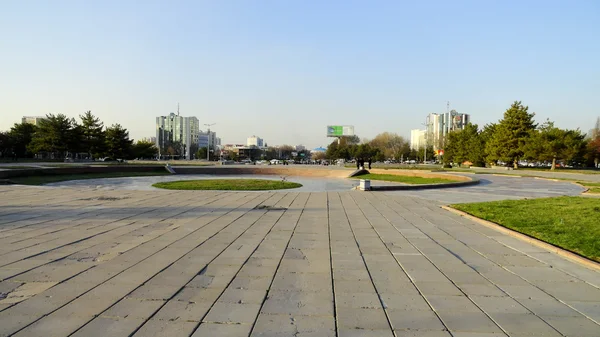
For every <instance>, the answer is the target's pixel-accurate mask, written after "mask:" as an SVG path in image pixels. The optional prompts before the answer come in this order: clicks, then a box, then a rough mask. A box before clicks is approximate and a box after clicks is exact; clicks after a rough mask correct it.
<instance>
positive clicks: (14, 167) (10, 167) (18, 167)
mask: <svg viewBox="0 0 600 337" xmlns="http://www.w3.org/2000/svg"><path fill="white" fill-rule="evenodd" d="M33 168H36V167H35V166H2V165H0V169H5V170H24V169H33Z"/></svg>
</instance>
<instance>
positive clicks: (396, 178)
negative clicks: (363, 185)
mask: <svg viewBox="0 0 600 337" xmlns="http://www.w3.org/2000/svg"><path fill="white" fill-rule="evenodd" d="M353 178H354V179H370V180H382V181H393V182H398V183H405V184H413V185H419V184H421V185H422V184H442V183H453V182H456V181H455V180H450V179H442V178H423V177H411V176H400V175H394V174H374V173H369V174H363V175H360V176H356V177H353Z"/></svg>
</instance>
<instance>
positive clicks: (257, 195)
mask: <svg viewBox="0 0 600 337" xmlns="http://www.w3.org/2000/svg"><path fill="white" fill-rule="evenodd" d="M259 196H261V194H256V195H255V196H254V198H251V199H250V200H248V201H246V202H244V203H243V204H241V205H240V206H238V207H236V208H235V209H237V208H240V207H242V206H244V205H246V204H248V203H251V202H252V201H253V200H255V199H257V198H258V197H259ZM245 197H246V196H243V197H242V198H239V199H235V201H239V200H240V199H241V200H242V201H243V200H244V198H245ZM232 202H233V201H232ZM226 206H227V204H226V205H224V206H221V207H219V208H222V207H226ZM231 212H233V210H230V211H228V212H226V213H225V214H223V215H221V216H219V217H218V218H216V219H213V220H211V221H210V222H208V223H207V224H205V225H204V226H206V225H208V224H210V223H212V222H213V221H216V220H217V219H219V218H221V217H223V216H225V215H227V214H229V213H231ZM204 226H202V227H200V228H198V229H196V230H194V231H193V232H190V233H188V234H187V235H185V236H183V237H181V238H179V239H177V240H175V241H173V242H171V243H170V244H168V245H166V246H165V247H163V248H161V249H159V250H158V251H156V252H154V253H152V254H150V255H148V256H146V257H145V258H143V259H142V260H140V261H138V262H136V263H134V264H133V265H131V266H129V267H128V268H127V269H125V270H122V271H120V272H119V273H116V274H115V275H113V276H111V277H110V278H109V279H107V280H105V281H104V282H102V283H100V284H98V285H96V286H94V287H93V288H90V289H88V290H87V291H85V292H83V293H81V294H80V295H79V296H77V297H76V298H74V299H72V300H70V301H69V302H67V303H65V304H63V305H61V306H60V307H58V308H56V309H54V310H52V311H51V312H50V313H46V314H44V315H43V316H42V317H39V318H37V319H35V320H34V321H33V322H30V323H29V324H26V325H25V326H23V327H21V328H20V329H19V330H17V331H15V332H13V333H12V334H17V333H19V332H20V331H23V330H24V329H26V328H27V327H29V326H31V325H33V324H35V323H36V322H38V321H39V320H41V319H43V318H45V317H48V316H49V315H50V314H52V313H53V312H56V311H57V310H59V309H61V308H62V307H64V306H66V305H68V304H69V303H71V302H73V301H75V300H76V299H78V298H80V297H81V296H83V295H85V294H86V293H88V292H90V291H92V290H93V289H95V288H97V287H98V286H100V285H102V284H105V283H106V282H108V281H109V280H111V279H113V278H115V277H117V276H118V275H120V274H121V273H123V272H125V271H126V270H128V269H130V268H132V267H134V266H136V265H138V264H140V263H142V262H143V261H145V260H147V259H149V258H150V257H152V256H154V255H156V254H158V253H159V252H161V251H163V250H164V249H166V248H167V247H169V246H171V245H173V244H175V243H176V242H178V241H180V240H182V239H184V238H186V237H188V236H189V235H192V234H193V233H195V232H197V231H198V230H200V229H201V228H203V227H204ZM153 276H154V275H153ZM153 276H152V277H153ZM73 277H75V276H73ZM69 279H70V278H69ZM64 281H66V280H63V281H62V282H64ZM62 282H61V283H62Z"/></svg>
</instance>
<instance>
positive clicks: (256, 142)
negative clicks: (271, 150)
mask: <svg viewBox="0 0 600 337" xmlns="http://www.w3.org/2000/svg"><path fill="white" fill-rule="evenodd" d="M246 145H247V146H257V147H264V139H262V138H260V137H256V136H252V137H248V139H247V142H246Z"/></svg>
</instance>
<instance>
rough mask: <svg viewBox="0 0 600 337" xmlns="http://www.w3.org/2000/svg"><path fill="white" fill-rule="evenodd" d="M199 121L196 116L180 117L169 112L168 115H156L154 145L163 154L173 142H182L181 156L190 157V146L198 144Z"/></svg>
mask: <svg viewBox="0 0 600 337" xmlns="http://www.w3.org/2000/svg"><path fill="white" fill-rule="evenodd" d="M199 132H200V122H199V121H198V118H196V117H182V116H179V114H175V113H173V112H171V113H170V114H169V115H168V116H159V117H156V147H158V149H159V154H160V155H164V154H165V151H166V149H167V148H168V147H169V146H170V144H172V143H173V142H181V144H183V156H184V157H185V158H186V159H191V158H192V156H191V155H192V154H191V153H190V147H191V145H192V144H198V136H199Z"/></svg>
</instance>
